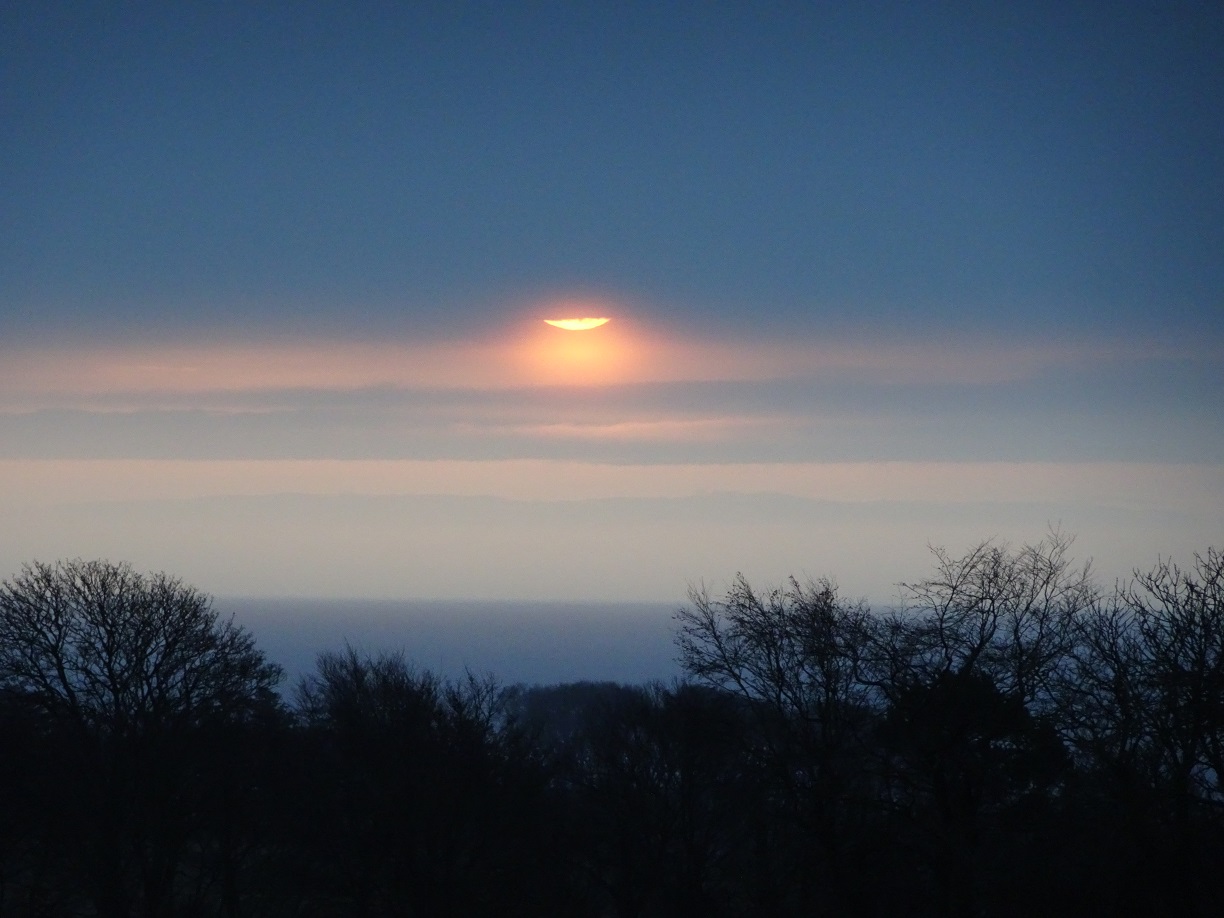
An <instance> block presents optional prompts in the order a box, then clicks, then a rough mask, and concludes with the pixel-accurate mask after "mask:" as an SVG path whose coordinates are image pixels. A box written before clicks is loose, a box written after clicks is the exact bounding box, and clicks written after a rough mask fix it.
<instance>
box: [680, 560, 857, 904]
mask: <svg viewBox="0 0 1224 918" xmlns="http://www.w3.org/2000/svg"><path fill="white" fill-rule="evenodd" d="M689 599H690V602H691V606H690V607H688V608H684V609H681V610H680V611H679V612H677V614H676V620H677V622H678V625H679V630H678V633H677V637H676V642H677V645H678V647H679V650H680V662H681V664H682V665H683V666H684V669H685V670H686V672H688V673H689V674H690V675H691V676H692V677H694V678H695V679H697V680H699V681H701V682H703V683H705V684H707V685H710V686H712V687H715V688H718V689H721V690H724V691H729V692H731V693H733V694H735V695H737V696H738V697H740V698H741V699H743V700H744V701H745V702H747V703H748V710H749V711H751V712H753V713H754V714H755V721H756V730H755V731H754V740H753V742H752V744H751V748H750V750H749V754H750V755H751V756H753V757H754V758H756V759H757V761H758V763H759V765H760V766H761V767H763V768H765V769H767V770H768V771H769V772H770V774H771V775H772V778H773V780H774V781H775V783H776V785H777V787H778V793H779V794H780V795H781V796H780V797H777V798H776V799H777V802H778V805H779V807H780V809H781V810H782V811H784V812H786V813H788V814H790V817H791V821H793V822H794V824H795V825H797V826H799V827H800V828H801V830H802V832H803V836H804V837H803V838H802V839H801V840H799V841H797V842H796V843H794V844H793V845H792V846H791V848H792V850H794V851H796V852H799V853H800V859H799V861H798V862H796V863H794V864H793V865H792V867H791V868H790V869H791V877H790V878H791V879H792V880H794V884H791V883H786V884H784V885H788V886H790V885H795V884H797V887H798V889H799V901H798V903H797V905H796V907H797V908H799V909H800V910H808V909H810V908H817V907H820V908H832V909H835V910H841V911H845V910H849V909H852V908H854V907H856V906H855V898H856V895H857V891H856V889H855V885H856V884H855V883H854V882H853V881H852V880H851V878H850V876H849V873H848V858H849V857H850V851H851V850H852V847H853V845H854V843H855V834H854V832H853V831H852V830H851V827H850V825H849V822H848V819H849V818H851V816H852V812H851V807H849V806H848V804H849V803H850V801H851V800H852V799H853V798H854V797H855V796H856V795H857V794H858V793H859V792H860V790H861V789H862V788H861V785H860V781H861V778H862V776H863V775H864V769H863V767H862V753H863V749H864V746H863V736H864V729H865V727H866V726H867V725H868V723H869V721H870V716H869V711H870V706H871V702H872V692H871V689H870V686H869V685H868V684H867V682H866V680H865V678H864V673H863V671H862V667H863V665H864V663H865V661H866V658H867V656H866V655H867V653H868V650H869V648H870V638H871V635H872V632H873V631H874V629H875V626H876V623H875V620H874V618H873V617H872V616H871V614H870V611H869V610H868V608H867V606H866V605H865V604H864V603H862V602H857V603H854V602H847V601H845V600H843V599H841V598H840V597H839V596H838V595H837V589H836V587H835V586H834V585H833V584H832V582H831V581H828V580H821V581H817V582H815V583H809V584H801V583H799V582H798V581H796V580H793V579H792V580H791V581H790V582H789V583H788V585H787V586H786V587H784V588H777V589H771V590H769V591H767V592H764V593H758V592H756V591H754V590H753V589H752V588H751V586H749V584H748V582H747V581H746V580H745V579H744V578H743V576H739V577H737V578H736V580H735V582H734V583H733V584H732V586H731V588H730V589H729V590H728V591H727V594H726V596H725V597H724V598H723V599H721V600H713V599H711V598H710V597H709V595H708V594H707V593H706V592H705V591H704V590H694V591H691V592H690V595H689ZM773 885H777V883H776V881H767V882H765V883H763V884H762V887H763V888H768V887H769V886H773Z"/></svg>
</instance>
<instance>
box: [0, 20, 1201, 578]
mask: <svg viewBox="0 0 1224 918" xmlns="http://www.w3.org/2000/svg"><path fill="white" fill-rule="evenodd" d="M1222 47H1224V8H1222V7H1221V6H1219V5H1218V4H1198V3H1196V4H1191V3H1162V4H1138V3H1119V2H1111V3H1067V2H1061V3H1048V4H1045V3H1026V4H1016V5H1015V7H1014V8H1012V9H1004V8H1003V5H1001V4H968V3H965V4H961V3H955V4H920V3H900V2H898V3H883V2H881V3H861V4H850V3H837V4H833V3H830V4H709V3H702V4H698V3H691V4H690V3H675V4H659V3H649V4H646V3H642V4H636V3H617V4H602V5H597V4H574V3H570V4H552V3H530V4H528V3H523V4H500V3H445V4H442V3H438V4H429V3H418V4H395V3H365V4H353V5H346V4H315V3H292V4H290V3H284V4H274V3H270V4H251V3H199V4H194V3H175V4H164V3H139V2H136V3H124V4H109V3H84V2H74V3H62V4H59V3H51V2H39V3H26V2H12V3H7V4H5V5H4V6H3V7H2V8H0V213H2V214H3V219H2V220H0V519H2V520H3V521H4V525H3V526H0V576H2V575H5V574H7V573H9V572H11V571H14V570H15V569H16V568H17V567H18V566H19V565H20V564H21V563H22V562H23V561H28V560H32V559H34V558H39V559H45V558H55V557H65V556H76V555H80V556H86V557H93V556H108V557H111V558H116V559H118V558H122V559H127V560H131V561H132V562H133V563H134V564H136V565H137V566H138V567H141V568H155V569H162V568H164V569H167V570H170V571H172V572H174V573H178V574H181V575H182V576H184V577H186V578H187V579H189V580H191V581H193V582H194V583H196V584H197V585H198V586H200V587H201V588H203V589H205V590H208V591H210V592H213V593H219V594H227V595H235V594H244V595H264V596H274V595H303V596H368V597H432V598H451V599H454V598H473V597H477V598H505V599H520V600H531V599H553V600H566V599H581V600H599V601H609V600H664V601H670V600H673V599H675V600H680V599H682V598H683V596H684V592H685V589H686V586H687V585H688V584H690V583H699V582H702V581H705V582H706V583H709V584H712V585H714V586H715V587H717V586H718V585H720V584H725V583H726V582H727V581H728V580H729V579H730V578H731V577H732V576H733V575H734V574H735V572H736V571H737V570H743V571H744V572H745V573H746V574H748V575H749V576H750V578H752V579H754V580H758V581H760V582H762V583H765V582H771V581H776V580H778V579H780V578H782V577H784V576H786V575H787V574H791V573H794V574H796V575H799V576H801V577H803V576H825V575H829V576H832V577H834V578H836V579H837V580H839V581H840V582H841V584H842V587H843V590H844V591H845V592H848V593H851V594H853V595H856V596H857V595H866V596H867V597H868V598H870V599H873V600H874V601H877V602H887V601H889V600H890V599H892V598H895V595H896V589H895V584H896V583H897V582H898V581H901V580H913V579H916V578H918V577H920V576H922V575H923V574H924V573H925V571H926V569H927V567H928V564H929V561H928V556H927V544H928V543H933V544H942V545H946V546H947V547H948V548H949V549H951V550H953V551H957V550H961V549H964V548H967V547H968V546H969V545H970V544H972V543H975V542H977V541H978V540H980V539H982V538H986V537H998V538H1000V539H1010V540H1014V541H1026V540H1034V539H1037V538H1040V537H1041V535H1042V534H1043V532H1044V531H1045V529H1046V527H1047V525H1049V524H1055V525H1059V524H1060V525H1061V526H1062V527H1063V528H1064V529H1065V530H1068V531H1070V532H1073V533H1077V534H1078V535H1079V542H1078V543H1077V548H1078V550H1079V553H1080V556H1081V557H1082V558H1086V557H1090V556H1091V557H1094V558H1095V559H1096V563H1097V566H1098V569H1099V570H1100V571H1101V572H1102V573H1103V574H1105V575H1106V576H1107V577H1108V578H1112V577H1113V576H1116V575H1122V574H1125V573H1126V572H1127V571H1128V570H1129V569H1130V568H1131V567H1133V566H1135V565H1139V566H1143V567H1147V566H1149V565H1150V564H1151V563H1152V562H1154V561H1155V560H1156V558H1157V556H1158V555H1160V556H1168V555H1170V554H1172V555H1174V557H1175V558H1181V559H1187V560H1188V558H1189V553H1190V552H1192V551H1194V550H1196V549H1199V550H1201V549H1203V548H1205V547H1206V546H1207V545H1209V544H1215V545H1217V546H1218V545H1220V544H1221V542H1222V541H1224V539H1222V531H1221V520H1224V460H1222V459H1221V457H1222V456H1224V420H1222V416H1224V412H1222V411H1221V409H1220V405H1221V404H1224V255H1222V254H1221V253H1224V55H1221V54H1220V48H1222ZM560 314H581V315H587V314H600V315H607V316H611V317H612V319H613V321H612V322H611V323H609V324H608V325H607V326H605V327H604V328H601V329H597V330H594V331H591V332H581V333H572V332H564V331H559V330H556V329H552V328H549V327H547V326H545V325H543V323H542V322H541V321H540V320H541V319H543V318H546V317H553V316H557V315H560Z"/></svg>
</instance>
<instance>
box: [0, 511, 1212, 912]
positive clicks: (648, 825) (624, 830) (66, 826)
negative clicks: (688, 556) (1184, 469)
mask: <svg viewBox="0 0 1224 918" xmlns="http://www.w3.org/2000/svg"><path fill="white" fill-rule="evenodd" d="M1068 548H1069V541H1068V540H1067V539H1065V538H1063V537H1062V536H1060V535H1058V534H1057V533H1055V534H1053V535H1052V536H1051V537H1050V538H1049V539H1047V540H1046V541H1043V542H1041V543H1039V544H1037V545H1033V546H1024V547H1023V548H1020V549H1011V548H1008V547H1007V546H998V545H994V544H991V543H984V544H982V545H980V546H978V547H977V548H975V549H973V550H972V551H970V552H969V553H967V554H966V555H965V556H963V557H952V556H949V555H946V554H944V553H941V552H937V553H936V555H935V570H934V572H933V573H932V574H931V575H930V576H929V577H928V578H927V579H925V580H922V581H919V582H917V583H915V584H911V585H908V586H906V587H905V600H906V602H905V605H904V607H903V608H901V609H898V610H892V611H889V612H884V613H879V612H873V611H872V610H869V609H867V608H866V607H865V606H864V605H862V604H861V603H853V602H848V601H846V600H844V599H842V598H841V597H839V596H838V594H837V590H836V588H835V587H834V586H833V585H832V584H831V583H829V582H826V581H818V582H813V583H798V582H791V583H788V584H785V585H783V586H781V587H779V588H776V589H772V590H768V591H765V592H758V591H754V590H753V589H752V588H751V587H750V586H749V585H748V584H747V583H746V582H744V581H742V580H739V581H736V582H735V584H734V585H733V586H732V587H731V589H730V590H729V591H728V592H727V593H726V594H725V595H724V596H722V597H717V598H711V597H709V596H707V595H705V594H701V593H694V594H693V595H692V596H691V597H690V602H689V604H688V605H687V606H686V607H685V608H684V609H682V610H681V611H679V612H678V613H677V615H676V617H675V619H674V621H673V623H672V637H673V640H674V646H672V647H671V648H670V651H671V654H672V655H673V656H675V657H676V658H677V659H678V660H679V663H680V666H681V668H682V671H683V674H684V677H683V679H677V680H675V681H673V682H671V683H669V684H661V683H653V684H648V685H625V684H618V683H614V682H582V681H576V682H569V683H565V684H555V685H525V684H515V685H510V686H501V685H499V684H498V683H497V682H495V681H494V680H493V679H492V678H485V677H477V676H468V677H460V678H453V677H450V678H448V677H444V676H440V675H436V674H435V673H434V672H433V671H431V670H430V669H427V668H418V667H417V666H416V665H414V663H412V662H410V657H408V656H405V655H401V654H375V655H371V654H367V653H366V652H364V651H363V650H360V649H354V648H351V647H349V648H343V647H338V648H337V649H336V650H335V651H333V652H329V653H325V654H323V655H322V656H320V657H319V658H318V659H317V661H316V663H315V665H314V667H313V670H312V671H311V672H309V673H308V674H306V675H305V676H304V677H302V678H301V679H300V680H298V681H297V684H296V685H295V686H293V687H292V688H291V689H290V690H289V691H284V690H283V689H282V686H281V680H282V676H283V672H282V671H281V669H280V667H278V666H277V665H275V664H272V663H270V662H268V659H267V657H266V656H265V654H264V651H263V650H262V649H261V648H260V647H258V646H257V645H256V643H255V639H254V637H253V636H252V635H251V634H250V632H248V631H246V630H245V629H244V628H242V627H239V626H237V625H235V624H234V623H233V622H232V621H227V620H226V619H224V618H220V617H219V616H218V615H217V613H216V611H215V610H214V609H213V606H212V603H211V600H210V599H209V597H207V596H205V595H204V594H201V593H199V592H198V591H196V590H195V589H194V588H192V587H189V586H185V585H183V584H182V583H181V582H179V581H177V580H175V579H174V578H171V577H167V576H166V575H161V574H155V575H143V574H139V573H136V572H134V571H132V569H131V568H130V567H128V566H126V565H121V564H110V563H108V562H83V561H70V562H61V563H58V564H54V565H47V564H32V565H28V566H27V567H25V568H24V569H23V570H22V572H21V573H20V574H19V575H17V576H15V577H13V578H12V579H11V580H6V581H4V582H3V584H0V680H2V685H3V691H2V692H0V915H15V916H60V915H64V916H69V915H100V916H106V918H112V916H125V918H126V916H137V915H139V916H149V918H154V916H178V915H200V916H206V915H208V916H211V915H219V916H231V918H237V916H333V915H334V916H350V915H352V916H451V915H453V916H471V915H489V916H515V915H522V916H541V915H573V916H583V915H589V916H617V918H630V916H641V918H645V916H694V918H696V916H702V918H706V916H749V915H752V916H756V915H760V916H789V915H794V916H798V915H805V916H806V915H864V916H866V915H890V916H891V915H914V916H928V915H930V916H936V915H940V916H942V915H947V916H979V915H990V916H995V915H999V916H1002V915H1007V916H1011V915H1014V916H1020V915H1037V914H1093V915H1118V914H1135V915H1151V914H1171V915H1215V914H1218V911H1219V903H1220V902H1221V901H1224V875H1222V874H1221V872H1220V870H1219V864H1220V863H1222V862H1224V787H1222V786H1221V775H1222V774H1224V555H1221V553H1220V552H1218V551H1216V550H1214V549H1208V550H1207V552H1206V553H1205V554H1204V555H1202V556H1200V557H1197V558H1196V559H1195V560H1194V563H1193V564H1192V565H1191V566H1190V567H1188V568H1186V569H1179V568H1177V567H1175V566H1173V565H1172V564H1171V563H1167V562H1161V563H1158V564H1157V565H1156V566H1155V567H1154V568H1153V569H1152V570H1151V571H1149V572H1147V573H1140V574H1137V575H1136V577H1135V579H1134V580H1133V581H1131V582H1130V583H1127V584H1122V585H1119V586H1117V587H1115V588H1114V589H1112V590H1104V589H1102V588H1101V587H1099V585H1097V584H1096V583H1095V582H1094V581H1093V579H1092V578H1091V576H1090V572H1089V571H1088V570H1087V569H1086V568H1077V567H1075V566H1073V565H1072V564H1071V562H1070V560H1069V558H1068V554H1067V552H1068Z"/></svg>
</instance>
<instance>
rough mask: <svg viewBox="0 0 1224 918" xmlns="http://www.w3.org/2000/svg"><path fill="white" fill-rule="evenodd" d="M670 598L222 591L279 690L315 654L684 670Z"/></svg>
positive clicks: (549, 679)
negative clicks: (349, 651)
mask: <svg viewBox="0 0 1224 918" xmlns="http://www.w3.org/2000/svg"><path fill="white" fill-rule="evenodd" d="M676 608H677V606H676V604H674V603H610V602H609V603H600V602H508V601H503V602H490V601H477V600H473V601H442V600H370V599H293V598H277V599H267V598H246V597H218V598H217V600H216V610H217V612H218V613H219V614H220V615H221V616H222V617H223V618H229V617H230V616H231V615H232V616H233V617H234V621H235V622H236V623H238V624H240V625H242V626H244V627H245V628H247V629H249V630H250V631H251V633H252V634H253V635H254V636H255V639H256V641H257V642H258V645H259V647H260V648H261V649H262V650H263V651H264V652H265V653H266V654H267V656H268V658H269V659H270V660H272V661H274V662H276V663H279V664H280V665H281V666H283V667H284V668H285V673H286V679H285V682H284V683H282V690H290V691H291V690H292V689H293V687H294V686H295V685H296V684H297V682H298V680H299V679H300V678H301V677H302V676H304V675H306V674H308V673H310V672H313V671H314V668H315V660H316V658H317V656H318V654H320V653H322V652H324V651H337V650H342V649H343V648H344V646H345V643H346V642H347V643H348V644H351V645H352V646H353V647H355V648H356V649H357V650H359V651H361V652H362V653H366V654H371V655H377V654H380V653H389V652H396V651H403V653H404V656H405V658H406V659H407V660H408V661H409V662H411V663H413V664H415V665H416V666H417V667H419V668H421V669H429V670H432V671H433V672H435V673H437V674H438V675H441V676H448V677H456V676H462V675H463V673H464V671H465V669H466V670H471V671H472V672H473V673H476V674H481V675H483V674H486V673H488V674H492V675H493V676H494V677H496V679H497V680H498V681H499V682H501V683H502V684H512V683H515V682H526V683H539V684H552V683H558V682H573V681H579V680H583V679H589V680H596V681H602V680H610V681H615V682H626V683H640V682H646V681H650V680H653V679H661V680H670V679H671V678H673V677H675V676H678V675H679V674H680V668H679V666H678V665H677V664H676V661H675V655H676V651H675V648H674V645H673V643H672V635H673V631H674V627H673V622H672V615H673V613H674V612H675V611H676Z"/></svg>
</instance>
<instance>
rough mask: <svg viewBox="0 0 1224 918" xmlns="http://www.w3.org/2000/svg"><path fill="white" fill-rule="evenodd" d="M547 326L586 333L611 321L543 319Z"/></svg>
mask: <svg viewBox="0 0 1224 918" xmlns="http://www.w3.org/2000/svg"><path fill="white" fill-rule="evenodd" d="M544 321H545V322H547V323H548V324H549V325H554V326H556V327H557V328H564V329H565V330H566V331H587V330H588V329H591V328H599V326H601V325H606V324H607V323H608V322H611V321H612V320H611V319H545V320H544Z"/></svg>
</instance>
